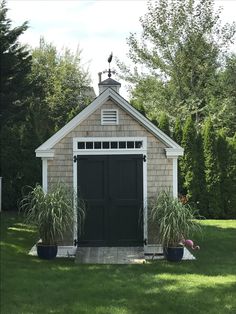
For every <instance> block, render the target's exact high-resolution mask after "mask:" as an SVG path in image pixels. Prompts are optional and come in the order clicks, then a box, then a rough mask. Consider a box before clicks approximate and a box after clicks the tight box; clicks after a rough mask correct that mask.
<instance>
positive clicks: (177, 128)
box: [173, 118, 184, 194]
mask: <svg viewBox="0 0 236 314" xmlns="http://www.w3.org/2000/svg"><path fill="white" fill-rule="evenodd" d="M182 138H183V130H182V125H181V121H180V119H179V118H177V119H176V121H175V125H174V130H173V139H174V140H175V141H176V143H177V144H179V145H181V143H182ZM182 160H183V157H179V159H178V191H179V194H184V190H183V176H182V171H181V166H180V165H181V163H183V161H182Z"/></svg>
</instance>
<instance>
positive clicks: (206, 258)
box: [0, 213, 236, 314]
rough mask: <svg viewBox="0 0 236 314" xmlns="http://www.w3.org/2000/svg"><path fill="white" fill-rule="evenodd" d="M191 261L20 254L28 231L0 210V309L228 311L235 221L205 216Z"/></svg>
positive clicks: (233, 306)
mask: <svg viewBox="0 0 236 314" xmlns="http://www.w3.org/2000/svg"><path fill="white" fill-rule="evenodd" d="M202 225H203V236H202V237H199V239H197V242H198V243H199V244H200V246H201V250H200V251H198V252H197V253H196V255H197V260H196V261H182V262H180V263H170V262H166V261H155V262H152V263H150V264H143V265H75V264H74V262H73V260H71V259H56V260H52V261H43V260H40V259H38V258H37V257H32V256H28V255H27V253H28V250H29V249H30V248H31V246H32V245H33V244H34V242H35V239H36V238H35V233H34V231H33V230H32V229H31V228H30V227H29V226H27V225H24V224H23V223H22V219H21V217H19V216H18V215H17V214H13V213H8V214H7V213H2V214H1V308H0V312H1V314H21V313H22V314H26V313H33V314H34V313H68V314H70V313H79V314H80V313H89V314H97V313H99V314H105V313H106V314H118V313H119V314H121V313H124V314H131V313H132V314H141V313H142V314H148V313H151V314H159V313H163V314H168V313H174V314H176V313H181V314H182V313H183V314H187V313H191V314H194V313H217V314H219V313H222V314H223V313H224V314H227V313H236V221H235V220H234V221H233V220H228V221H219V220H210V221H209V220H206V221H203V222H202Z"/></svg>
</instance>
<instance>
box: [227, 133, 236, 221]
mask: <svg viewBox="0 0 236 314" xmlns="http://www.w3.org/2000/svg"><path fill="white" fill-rule="evenodd" d="M228 148H229V167H228V180H229V185H228V189H229V190H228V196H229V198H228V200H227V212H226V216H227V218H231V219H236V193H235V191H236V133H235V135H234V136H233V137H232V138H229V139H228Z"/></svg>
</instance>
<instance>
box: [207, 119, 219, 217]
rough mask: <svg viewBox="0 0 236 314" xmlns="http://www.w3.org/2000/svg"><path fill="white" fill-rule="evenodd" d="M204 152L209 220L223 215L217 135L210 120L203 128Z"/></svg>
mask: <svg viewBox="0 0 236 314" xmlns="http://www.w3.org/2000/svg"><path fill="white" fill-rule="evenodd" d="M203 151H204V162H205V177H206V191H207V199H208V218H221V217H222V216H223V214H222V202H221V193H220V178H219V164H218V159H217V146H216V134H215V131H214V128H213V125H212V122H211V120H210V119H207V120H206V122H205V124H204V128H203Z"/></svg>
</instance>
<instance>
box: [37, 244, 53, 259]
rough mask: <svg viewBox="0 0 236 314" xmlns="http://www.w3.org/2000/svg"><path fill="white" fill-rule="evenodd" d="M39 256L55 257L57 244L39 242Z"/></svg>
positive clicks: (44, 257)
mask: <svg viewBox="0 0 236 314" xmlns="http://www.w3.org/2000/svg"><path fill="white" fill-rule="evenodd" d="M37 253H38V257H39V258H42V259H53V258H55V257H56V256H57V245H45V244H42V243H38V244H37Z"/></svg>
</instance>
